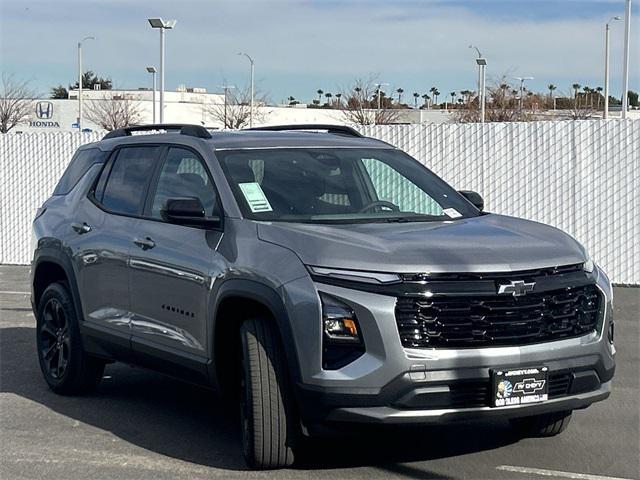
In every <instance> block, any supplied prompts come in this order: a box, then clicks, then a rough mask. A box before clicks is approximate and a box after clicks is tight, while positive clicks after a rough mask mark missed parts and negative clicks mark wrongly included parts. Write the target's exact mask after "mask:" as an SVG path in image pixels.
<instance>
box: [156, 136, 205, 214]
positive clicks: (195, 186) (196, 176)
mask: <svg viewBox="0 0 640 480" xmlns="http://www.w3.org/2000/svg"><path fill="white" fill-rule="evenodd" d="M176 197H196V198H198V199H200V201H201V202H202V205H203V206H204V211H205V215H207V216H212V215H213V213H214V212H213V210H214V208H215V204H216V192H215V189H214V187H213V183H212V182H211V178H210V177H209V174H208V173H207V170H206V168H205V166H204V165H203V163H202V160H201V159H200V158H199V157H198V155H196V154H195V153H193V152H192V151H191V150H187V149H186V148H179V147H171V148H169V153H168V154H167V158H166V159H165V161H164V165H163V166H162V170H161V172H160V176H159V178H158V184H157V187H156V191H155V195H154V197H153V203H152V207H151V217H153V218H162V217H161V215H160V210H162V207H163V206H164V203H165V201H166V200H167V199H168V198H176Z"/></svg>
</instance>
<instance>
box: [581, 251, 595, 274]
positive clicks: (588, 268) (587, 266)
mask: <svg viewBox="0 0 640 480" xmlns="http://www.w3.org/2000/svg"><path fill="white" fill-rule="evenodd" d="M585 254H586V255H587V261H586V262H584V263H583V264H582V269H583V270H584V271H585V272H587V273H592V272H593V271H594V270H595V268H596V264H595V263H594V262H593V260H592V259H591V256H590V255H589V254H588V253H587V252H586V251H585Z"/></svg>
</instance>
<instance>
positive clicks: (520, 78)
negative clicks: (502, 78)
mask: <svg viewBox="0 0 640 480" xmlns="http://www.w3.org/2000/svg"><path fill="white" fill-rule="evenodd" d="M514 78H515V79H516V80H518V81H520V101H519V102H518V106H519V110H520V115H522V108H523V106H524V82H526V81H527V80H533V77H514Z"/></svg>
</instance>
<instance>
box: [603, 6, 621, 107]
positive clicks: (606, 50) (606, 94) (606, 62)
mask: <svg viewBox="0 0 640 480" xmlns="http://www.w3.org/2000/svg"><path fill="white" fill-rule="evenodd" d="M620 19H621V18H620V17H619V16H617V15H616V16H615V17H611V18H610V19H609V21H608V22H607V24H606V26H605V28H604V113H603V114H602V118H604V119H606V118H609V24H610V23H611V22H613V21H614V20H620Z"/></svg>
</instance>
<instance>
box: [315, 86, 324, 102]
mask: <svg viewBox="0 0 640 480" xmlns="http://www.w3.org/2000/svg"><path fill="white" fill-rule="evenodd" d="M316 93H317V94H318V103H322V94H323V93H324V90H322V89H320V88H319V89H318V90H316Z"/></svg>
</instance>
